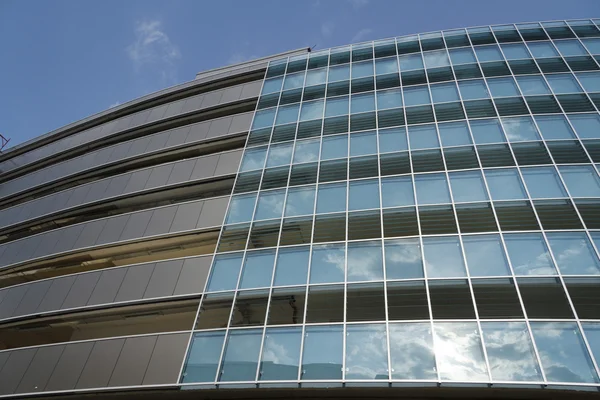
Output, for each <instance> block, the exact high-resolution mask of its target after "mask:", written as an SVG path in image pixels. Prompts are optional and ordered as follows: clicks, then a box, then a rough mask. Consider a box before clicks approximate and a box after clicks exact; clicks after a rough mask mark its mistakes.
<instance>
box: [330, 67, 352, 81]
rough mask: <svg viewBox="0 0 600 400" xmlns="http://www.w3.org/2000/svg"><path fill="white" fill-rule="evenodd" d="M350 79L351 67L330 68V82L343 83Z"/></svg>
mask: <svg viewBox="0 0 600 400" xmlns="http://www.w3.org/2000/svg"><path fill="white" fill-rule="evenodd" d="M349 78H350V66H349V65H340V66H338V67H331V68H329V82H334V81H343V80H344V79H349Z"/></svg>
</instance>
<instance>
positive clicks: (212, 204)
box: [197, 197, 229, 228]
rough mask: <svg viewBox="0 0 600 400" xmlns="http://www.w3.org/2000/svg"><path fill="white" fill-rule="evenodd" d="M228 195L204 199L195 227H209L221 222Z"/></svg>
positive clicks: (225, 209)
mask: <svg viewBox="0 0 600 400" xmlns="http://www.w3.org/2000/svg"><path fill="white" fill-rule="evenodd" d="M228 202H229V197H219V198H216V199H208V200H205V201H204V206H203V207H202V213H201V214H200V218H199V219H198V225H197V228H209V227H211V226H219V225H221V224H223V219H224V218H225V212H226V211H227V204H228Z"/></svg>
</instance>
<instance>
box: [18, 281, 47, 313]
mask: <svg viewBox="0 0 600 400" xmlns="http://www.w3.org/2000/svg"><path fill="white" fill-rule="evenodd" d="M51 285H52V281H51V280H46V281H41V282H34V283H32V284H30V285H28V286H29V290H27V294H26V295H25V297H24V298H23V300H21V303H20V304H19V307H17V309H16V310H15V312H14V314H13V315H27V314H33V313H34V312H35V310H37V309H38V307H39V306H40V304H41V302H42V300H43V299H44V296H46V293H47V292H48V290H49V289H50V286H51Z"/></svg>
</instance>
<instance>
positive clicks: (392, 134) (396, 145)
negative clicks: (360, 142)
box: [379, 127, 408, 153]
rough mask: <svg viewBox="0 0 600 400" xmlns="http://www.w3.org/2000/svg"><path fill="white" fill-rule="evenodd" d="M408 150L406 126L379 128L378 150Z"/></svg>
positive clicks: (381, 151)
mask: <svg viewBox="0 0 600 400" xmlns="http://www.w3.org/2000/svg"><path fill="white" fill-rule="evenodd" d="M401 150H408V141H407V140H406V128H404V127H402V128H391V129H381V130H379V152H380V153H387V152H392V151H401Z"/></svg>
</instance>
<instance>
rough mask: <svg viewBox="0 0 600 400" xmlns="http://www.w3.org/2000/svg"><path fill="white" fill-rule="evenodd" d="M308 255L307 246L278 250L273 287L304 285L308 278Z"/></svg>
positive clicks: (308, 249)
mask: <svg viewBox="0 0 600 400" xmlns="http://www.w3.org/2000/svg"><path fill="white" fill-rule="evenodd" d="M309 255H310V248H309V247H308V246H302V247H288V248H281V249H279V253H278V254H277V264H276V266H275V279H274V282H273V285H274V286H287V285H305V284H306V281H307V278H308V259H309Z"/></svg>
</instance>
